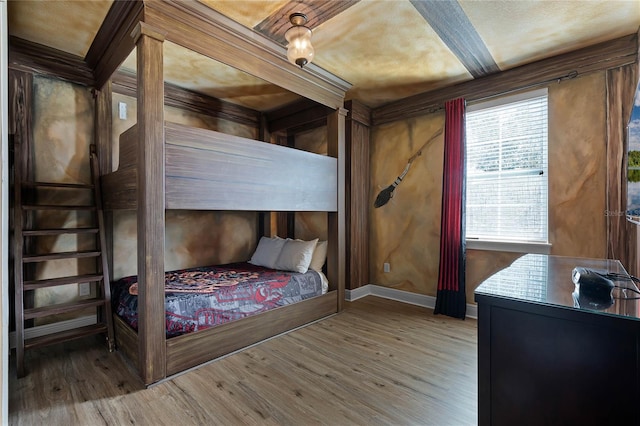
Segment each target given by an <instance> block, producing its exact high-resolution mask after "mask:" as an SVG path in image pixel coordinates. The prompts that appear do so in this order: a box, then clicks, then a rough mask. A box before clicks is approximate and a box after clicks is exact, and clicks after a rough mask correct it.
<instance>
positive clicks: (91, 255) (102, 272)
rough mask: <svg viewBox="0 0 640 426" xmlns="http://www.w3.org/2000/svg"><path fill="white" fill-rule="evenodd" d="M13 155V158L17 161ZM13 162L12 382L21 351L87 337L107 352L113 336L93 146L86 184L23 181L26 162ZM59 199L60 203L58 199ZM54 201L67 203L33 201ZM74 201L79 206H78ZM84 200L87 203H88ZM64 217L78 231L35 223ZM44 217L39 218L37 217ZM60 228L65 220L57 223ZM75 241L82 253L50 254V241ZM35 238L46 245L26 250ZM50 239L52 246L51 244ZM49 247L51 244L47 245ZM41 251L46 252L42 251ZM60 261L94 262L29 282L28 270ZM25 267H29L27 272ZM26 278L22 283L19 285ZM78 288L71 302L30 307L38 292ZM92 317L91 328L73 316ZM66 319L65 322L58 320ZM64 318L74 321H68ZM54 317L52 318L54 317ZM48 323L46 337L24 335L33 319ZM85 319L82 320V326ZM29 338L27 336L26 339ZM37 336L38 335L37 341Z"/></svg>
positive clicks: (20, 365)
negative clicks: (100, 338) (96, 338)
mask: <svg viewBox="0 0 640 426" xmlns="http://www.w3.org/2000/svg"><path fill="white" fill-rule="evenodd" d="M18 151H20V150H19V149H16V154H15V155H16V156H18V155H19V152H18ZM21 160H22V159H19V158H17V157H16V159H15V161H14V164H15V167H14V182H13V185H14V192H13V194H14V206H13V212H14V235H13V238H14V283H15V328H16V330H15V347H16V367H17V375H18V377H23V376H24V375H25V373H26V372H25V357H24V353H25V350H27V349H34V348H38V347H42V346H47V345H52V344H55V343H60V342H64V341H68V340H73V339H78V338H82V337H86V336H90V335H95V334H102V333H104V334H105V335H106V340H107V346H108V348H109V351H113V349H114V346H115V340H114V335H113V319H112V316H111V291H110V288H109V275H108V271H109V269H108V264H107V258H106V243H105V233H104V219H103V215H102V198H101V194H100V184H99V171H98V159H97V155H96V150H95V146H94V145H92V146H91V151H90V166H91V183H89V184H82V183H57V182H35V181H23V180H22V179H23V178H24V176H27V174H26V173H24V170H21V168H25V167H26V166H25V164H26V161H24V160H22V161H21ZM62 195H64V197H62ZM42 198H46V199H47V200H56V199H58V200H60V199H61V198H62V199H64V198H67V199H71V200H74V201H71V202H62V201H59V202H55V201H54V202H49V201H47V202H42V203H40V202H38V199H42ZM78 198H80V199H83V200H84V201H83V202H78V201H77V200H78ZM87 200H91V201H90V202H88V201H87ZM52 211H54V212H58V213H60V212H63V213H65V212H66V213H69V214H68V215H67V216H64V215H63V217H65V218H70V217H72V216H73V215H75V219H76V223H81V225H80V226H74V227H65V226H64V223H63V224H62V225H60V226H55V227H50V226H48V225H46V224H45V225H44V226H39V225H38V222H42V221H43V219H46V217H47V216H46V212H52ZM42 212H45V215H42ZM60 221H61V222H65V221H66V219H64V220H62V219H61V220H60ZM65 235H66V236H69V235H75V236H76V238H77V242H78V243H79V244H80V243H81V244H82V245H83V247H82V248H83V250H77V251H63V252H59V251H55V249H54V248H53V247H54V246H55V242H56V241H57V240H58V238H56V237H61V238H68V237H63V236H65ZM38 238H41V239H43V238H49V239H50V240H49V241H48V242H47V244H40V248H39V249H38V250H37V251H36V250H33V249H31V248H30V247H37V246H38V244H35V243H36V242H37V241H38ZM51 238H53V240H51ZM52 241H53V242H52ZM44 247H52V248H51V249H44ZM62 259H94V262H90V261H89V260H85V261H79V262H78V269H80V268H81V265H82V268H83V269H82V273H79V274H78V275H73V276H60V277H55V278H47V279H34V278H35V276H34V273H33V270H34V265H43V262H55V261H56V260H62ZM30 265H31V266H30ZM25 278H26V279H25ZM69 284H77V285H78V296H77V297H73V298H72V301H69V302H66V303H61V304H56V305H48V306H38V307H34V306H33V305H34V303H33V300H34V293H35V291H36V290H38V289H44V288H50V287H57V286H65V285H69ZM81 288H82V289H84V290H87V289H88V290H89V291H88V294H86V293H87V292H86V291H85V292H84V293H85V294H82V295H80V289H81ZM88 312H95V315H96V320H95V323H94V321H92V319H91V317H86V316H85V317H84V318H80V320H78V315H82V314H86V313H88ZM65 314H66V315H67V316H66V317H65V316H64V315H65ZM69 315H71V316H72V317H73V316H75V321H74V318H72V319H71V320H69ZM56 316H57V317H56ZM45 317H48V321H47V323H49V321H50V323H57V324H52V328H50V330H51V329H53V330H56V331H55V332H53V333H50V334H44V335H41V334H42V332H36V330H35V329H34V331H33V332H29V330H30V329H31V328H32V327H33V323H34V322H35V321H37V320H38V319H41V318H45ZM86 318H88V320H86ZM26 334H27V335H30V336H26ZM39 334H40V335H39Z"/></svg>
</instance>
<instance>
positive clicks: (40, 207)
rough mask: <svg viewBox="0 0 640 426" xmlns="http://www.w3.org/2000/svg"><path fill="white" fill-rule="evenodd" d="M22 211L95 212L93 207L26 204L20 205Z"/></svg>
mask: <svg viewBox="0 0 640 426" xmlns="http://www.w3.org/2000/svg"><path fill="white" fill-rule="evenodd" d="M22 209H23V210H95V209H96V207H95V206H65V205H58V204H28V205H25V204H23V205H22Z"/></svg>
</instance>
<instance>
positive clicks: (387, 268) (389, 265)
mask: <svg viewBox="0 0 640 426" xmlns="http://www.w3.org/2000/svg"><path fill="white" fill-rule="evenodd" d="M382 267H383V268H384V271H385V272H391V264H389V263H384V264H383V265H382Z"/></svg>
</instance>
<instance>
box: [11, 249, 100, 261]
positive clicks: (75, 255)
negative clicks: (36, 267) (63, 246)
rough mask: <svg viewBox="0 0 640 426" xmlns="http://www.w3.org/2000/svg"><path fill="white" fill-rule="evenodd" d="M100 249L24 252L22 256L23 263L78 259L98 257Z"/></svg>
mask: <svg viewBox="0 0 640 426" xmlns="http://www.w3.org/2000/svg"><path fill="white" fill-rule="evenodd" d="M98 256H100V251H97V250H89V251H66V252H62V253H49V254H25V255H23V256H22V262H23V263H31V262H44V261H47V260H59V259H80V258H85V257H98Z"/></svg>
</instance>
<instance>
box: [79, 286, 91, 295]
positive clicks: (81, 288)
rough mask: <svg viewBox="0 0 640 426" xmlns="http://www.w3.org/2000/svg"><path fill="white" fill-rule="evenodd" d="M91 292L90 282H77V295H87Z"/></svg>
mask: <svg viewBox="0 0 640 426" xmlns="http://www.w3.org/2000/svg"><path fill="white" fill-rule="evenodd" d="M90 294H91V284H89V283H82V284H78V296H80V297H82V296H89V295H90Z"/></svg>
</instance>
